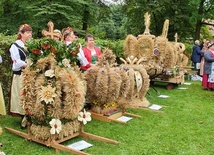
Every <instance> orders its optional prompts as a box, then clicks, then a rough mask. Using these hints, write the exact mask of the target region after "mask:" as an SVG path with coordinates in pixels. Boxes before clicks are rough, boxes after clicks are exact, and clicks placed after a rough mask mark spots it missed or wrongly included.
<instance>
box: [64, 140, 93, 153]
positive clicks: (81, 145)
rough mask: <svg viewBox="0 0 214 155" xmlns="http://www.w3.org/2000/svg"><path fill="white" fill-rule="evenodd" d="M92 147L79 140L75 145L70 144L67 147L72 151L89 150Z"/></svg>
mask: <svg viewBox="0 0 214 155" xmlns="http://www.w3.org/2000/svg"><path fill="white" fill-rule="evenodd" d="M91 146H93V145H92V144H90V143H88V142H86V141H84V140H80V141H78V142H75V143H72V144H70V145H68V146H67V147H70V148H72V149H76V150H79V151H80V150H83V149H86V148H89V147H91Z"/></svg>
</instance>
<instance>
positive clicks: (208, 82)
mask: <svg viewBox="0 0 214 155" xmlns="http://www.w3.org/2000/svg"><path fill="white" fill-rule="evenodd" d="M202 86H203V87H204V88H207V90H212V89H214V42H209V43H208V50H207V51H206V52H205V53H204V74H203V79H202Z"/></svg>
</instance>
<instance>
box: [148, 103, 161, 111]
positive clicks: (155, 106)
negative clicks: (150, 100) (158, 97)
mask: <svg viewBox="0 0 214 155" xmlns="http://www.w3.org/2000/svg"><path fill="white" fill-rule="evenodd" d="M161 108H162V106H160V105H157V104H152V105H151V106H150V107H149V109H152V110H160V109H161Z"/></svg>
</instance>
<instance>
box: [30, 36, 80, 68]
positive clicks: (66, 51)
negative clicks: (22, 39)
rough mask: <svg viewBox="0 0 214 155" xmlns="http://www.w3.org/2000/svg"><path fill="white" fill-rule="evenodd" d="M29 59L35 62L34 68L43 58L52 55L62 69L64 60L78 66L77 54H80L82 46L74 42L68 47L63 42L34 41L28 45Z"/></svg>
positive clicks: (48, 39)
mask: <svg viewBox="0 0 214 155" xmlns="http://www.w3.org/2000/svg"><path fill="white" fill-rule="evenodd" d="M26 47H27V51H28V52H29V53H28V58H29V59H30V60H31V61H32V62H33V65H32V67H35V64H36V63H37V61H38V60H40V59H41V58H45V57H47V56H48V55H49V54H50V53H53V54H54V55H55V59H56V61H57V63H58V65H59V66H60V67H64V66H63V60H65V59H68V60H69V63H70V64H72V65H76V62H77V53H78V52H79V48H80V44H79V42H78V41H74V42H73V43H72V44H70V45H69V46H68V47H67V46H66V44H64V43H63V42H61V41H57V40H54V39H50V38H42V39H32V40H30V41H28V42H27V43H26Z"/></svg>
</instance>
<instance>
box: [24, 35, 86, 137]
mask: <svg viewBox="0 0 214 155" xmlns="http://www.w3.org/2000/svg"><path fill="white" fill-rule="evenodd" d="M26 46H27V49H28V51H29V59H30V62H31V64H30V67H28V68H26V69H25V70H24V71H23V89H22V91H23V93H22V98H21V103H22V105H23V107H24V108H25V111H26V114H27V116H28V117H29V119H28V120H29V122H31V123H32V124H31V126H30V130H31V133H32V134H33V135H34V136H35V137H36V138H38V139H42V140H47V139H48V138H50V136H51V134H52V133H55V132H53V131H54V130H53V126H54V125H53V124H57V125H56V126H55V129H56V132H57V133H58V134H57V139H62V138H63V137H66V136H69V135H71V134H73V133H75V132H77V131H79V129H80V122H79V121H78V115H79V113H80V111H81V110H82V109H83V107H84V103H85V94H86V89H85V81H84V80H83V76H82V74H81V72H80V71H79V69H78V67H75V66H74V65H75V57H76V53H77V52H78V47H77V46H76V45H73V46H70V47H68V48H66V46H64V45H63V43H61V42H58V41H55V40H53V39H47V38H45V39H41V40H31V41H30V42H28V43H27V44H26ZM71 66H73V67H72V68H71ZM87 120H90V119H87ZM54 122H55V123H54ZM51 126H52V127H51ZM50 127H51V130H50ZM58 127H59V128H58Z"/></svg>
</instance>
